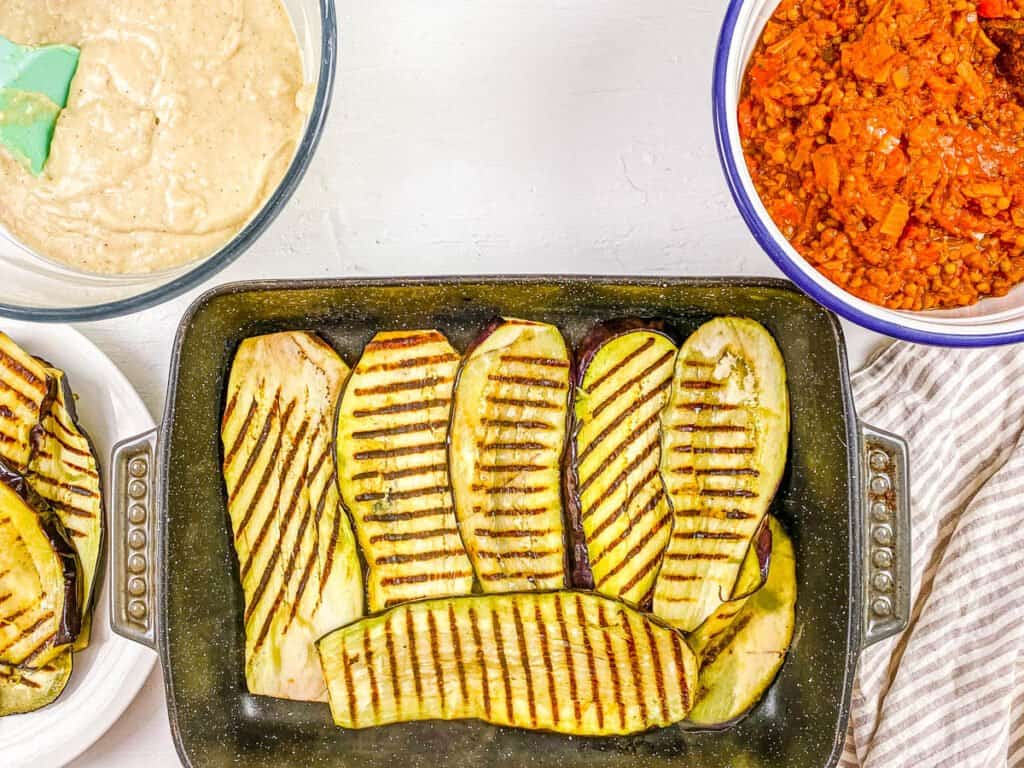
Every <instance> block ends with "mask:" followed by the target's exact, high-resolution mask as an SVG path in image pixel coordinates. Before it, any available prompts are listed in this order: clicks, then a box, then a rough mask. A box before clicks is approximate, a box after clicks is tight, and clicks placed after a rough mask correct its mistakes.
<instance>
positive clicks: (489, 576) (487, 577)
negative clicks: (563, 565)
mask: <svg viewBox="0 0 1024 768" xmlns="http://www.w3.org/2000/svg"><path fill="white" fill-rule="evenodd" d="M561 575H562V571H560V570H559V571H546V572H544V573H535V572H534V571H513V572H511V573H481V574H478V576H479V577H480V580H481V581H503V580H505V579H531V580H534V581H538V580H542V579H553V578H555V577H556V576H561Z"/></svg>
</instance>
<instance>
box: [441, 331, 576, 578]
mask: <svg viewBox="0 0 1024 768" xmlns="http://www.w3.org/2000/svg"><path fill="white" fill-rule="evenodd" d="M568 397H569V352H568V350H567V349H566V346H565V340H564V339H563V338H562V334H561V333H559V331H558V329H557V328H555V327H554V326H552V325H547V324H546V323H535V322H530V321H527V320H513V319H506V320H501V321H496V322H495V323H493V324H492V325H491V326H489V327H488V328H487V329H486V330H485V331H484V333H483V334H482V335H481V337H480V339H479V340H478V341H477V342H476V344H475V345H474V346H473V347H472V348H471V350H470V351H469V352H468V353H467V354H466V357H465V359H464V361H463V363H462V368H461V369H460V371H459V376H458V381H457V383H456V386H455V406H454V413H453V414H452V426H451V434H450V436H449V454H448V455H449V466H450V471H451V478H452V489H453V495H454V499H455V512H456V516H457V518H458V524H459V530H460V532H461V534H462V540H463V542H464V543H465V545H466V549H467V550H468V552H469V557H470V560H471V561H472V563H473V567H474V569H475V570H476V575H477V577H478V578H479V579H480V585H481V587H482V588H483V591H484V592H513V591H522V590H530V589H557V588H559V587H562V586H564V585H565V581H566V578H565V577H566V552H565V542H564V539H563V526H562V495H561V483H560V467H561V458H562V453H563V449H564V444H565V434H566V422H567V416H568V407H569V406H568Z"/></svg>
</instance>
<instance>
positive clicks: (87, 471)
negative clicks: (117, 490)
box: [32, 429, 99, 480]
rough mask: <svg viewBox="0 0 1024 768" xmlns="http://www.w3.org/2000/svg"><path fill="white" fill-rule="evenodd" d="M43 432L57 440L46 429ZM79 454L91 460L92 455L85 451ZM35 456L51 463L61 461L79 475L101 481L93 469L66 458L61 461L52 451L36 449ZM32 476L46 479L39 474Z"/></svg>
mask: <svg viewBox="0 0 1024 768" xmlns="http://www.w3.org/2000/svg"><path fill="white" fill-rule="evenodd" d="M42 432H43V434H45V435H48V436H49V437H51V438H52V439H54V440H56V439H57V438H55V437H53V435H52V434H50V433H49V432H47V431H46V430H45V429H44V430H42ZM64 450H67V446H64ZM68 452H70V451H68ZM77 453H79V454H80V455H83V456H89V457H90V458H91V454H88V453H86V452H85V451H77ZM33 455H34V456H35V458H39V459H49V460H50V461H58V460H61V461H63V462H64V463H65V464H66V465H67V466H68V467H71V468H72V469H74V470H75V471H76V472H79V473H81V474H83V475H86V476H87V477H91V478H93V479H95V480H98V479H99V473H98V472H96V471H94V470H93V469H92V467H88V466H83V465H82V464H75V462H73V461H70V460H69V459H68V458H67V457H66V456H61V457H60V459H58V457H57V456H54V455H53V454H52V453H50V451H47V450H46V449H44V448H36V450H35V453H34V454H33ZM32 474H33V475H35V476H39V477H44V476H43V475H41V474H40V473H38V472H33V473H32Z"/></svg>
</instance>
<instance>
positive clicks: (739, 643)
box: [689, 517, 796, 726]
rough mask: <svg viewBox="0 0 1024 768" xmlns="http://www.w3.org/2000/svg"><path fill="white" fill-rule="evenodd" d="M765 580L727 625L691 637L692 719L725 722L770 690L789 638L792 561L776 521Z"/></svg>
mask: <svg viewBox="0 0 1024 768" xmlns="http://www.w3.org/2000/svg"><path fill="white" fill-rule="evenodd" d="M768 522H769V525H770V527H771V541H772V556H771V565H770V567H769V569H768V580H767V581H766V582H765V583H764V586H763V587H761V589H759V590H757V591H756V592H755V593H754V594H753V595H752V596H751V597H750V599H749V600H747V601H746V602H745V604H744V606H743V608H742V610H741V611H740V612H739V613H738V614H737V615H736V618H735V619H734V620H733V622H732V623H731V624H730V625H729V627H728V628H727V629H726V630H725V631H724V632H722V633H720V634H718V635H717V636H716V637H714V638H713V639H711V640H709V641H707V642H704V641H703V640H702V639H700V638H696V637H693V638H691V639H690V643H691V646H692V647H693V650H694V652H695V653H696V654H697V655H698V657H699V659H700V689H699V693H698V695H697V703H696V704H695V705H694V708H693V711H692V712H690V717H689V719H690V721H691V722H693V723H695V724H697V725H704V726H713V725H722V724H727V723H730V722H732V721H733V720H735V719H736V718H738V717H740V716H741V715H743V714H744V713H746V712H747V711H748V710H749V709H750V708H751V707H753V706H754V704H756V703H757V702H758V701H759V700H760V698H761V697H762V696H763V695H764V692H765V691H766V690H768V687H769V686H770V685H771V684H772V681H773V680H774V679H775V676H776V674H777V673H778V671H779V668H780V667H781V666H782V663H783V661H784V660H785V658H786V652H787V651H788V649H789V645H790V642H791V641H792V639H793V626H794V621H795V606H796V560H795V557H794V553H793V543H792V541H790V538H789V536H788V535H786V532H785V531H784V530H783V529H782V526H781V525H780V524H779V521H778V520H776V519H775V518H774V517H769V518H768Z"/></svg>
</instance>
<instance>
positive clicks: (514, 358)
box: [501, 355, 569, 368]
mask: <svg viewBox="0 0 1024 768" xmlns="http://www.w3.org/2000/svg"><path fill="white" fill-rule="evenodd" d="M501 362H503V363H526V364H527V365H536V366H540V367H541V368H568V367H569V363H567V362H566V361H565V360H556V359H555V358H551V357H531V356H530V355H502V356H501Z"/></svg>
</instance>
